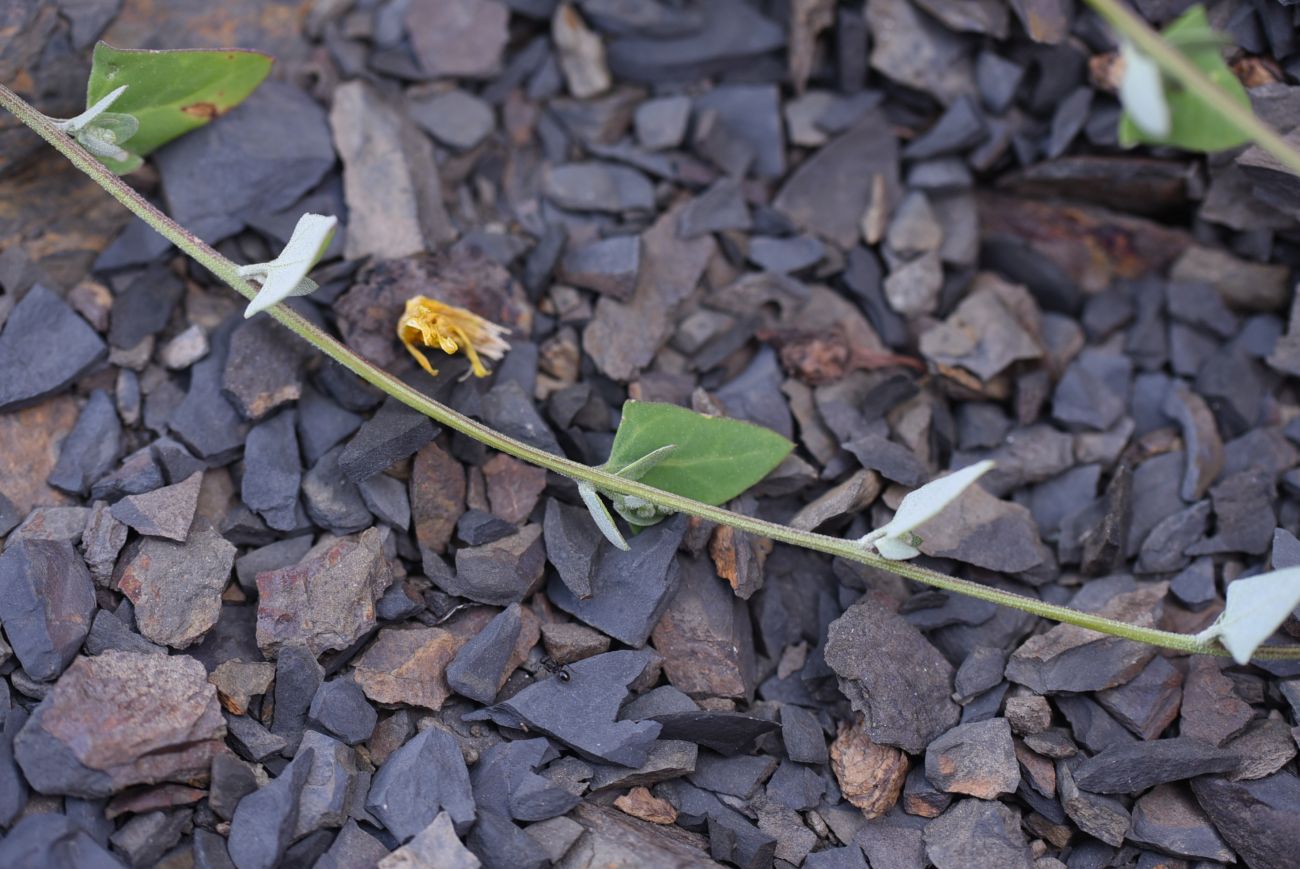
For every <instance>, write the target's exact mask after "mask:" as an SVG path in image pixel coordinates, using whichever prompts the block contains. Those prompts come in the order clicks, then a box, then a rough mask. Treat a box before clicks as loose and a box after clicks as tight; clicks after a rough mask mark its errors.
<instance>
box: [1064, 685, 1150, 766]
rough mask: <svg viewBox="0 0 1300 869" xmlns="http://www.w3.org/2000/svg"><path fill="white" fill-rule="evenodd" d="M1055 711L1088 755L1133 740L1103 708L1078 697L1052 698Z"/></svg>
mask: <svg viewBox="0 0 1300 869" xmlns="http://www.w3.org/2000/svg"><path fill="white" fill-rule="evenodd" d="M1053 701H1054V702H1055V704H1056V708H1057V709H1059V710H1061V714H1062V715H1064V716H1065V720H1066V721H1068V722H1069V723H1070V731H1071V732H1072V733H1073V734H1074V738H1075V739H1076V740H1078V741H1079V743H1080V744H1081V745H1082V746H1083V747H1084V748H1086V749H1088V750H1089V751H1092V752H1101V751H1105V750H1106V749H1108V748H1111V747H1112V746H1117V745H1127V744H1129V743H1131V742H1133V741H1134V737H1133V734H1131V733H1129V732H1128V730H1126V729H1125V728H1124V725H1122V724H1120V723H1119V722H1118V721H1116V720H1115V719H1114V718H1112V717H1111V716H1110V713H1108V712H1107V711H1106V710H1105V709H1103V708H1101V706H1099V705H1098V704H1097V703H1095V702H1094V701H1093V700H1092V699H1091V698H1089V697H1085V696H1083V695H1081V694H1061V695H1059V696H1057V697H1054V698H1053Z"/></svg>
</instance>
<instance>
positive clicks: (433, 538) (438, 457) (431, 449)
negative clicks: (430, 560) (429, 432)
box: [411, 442, 465, 554]
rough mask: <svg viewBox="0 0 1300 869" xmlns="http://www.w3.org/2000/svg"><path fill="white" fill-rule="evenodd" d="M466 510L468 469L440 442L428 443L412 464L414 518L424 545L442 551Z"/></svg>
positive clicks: (419, 538) (435, 550) (423, 546)
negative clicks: (466, 477)
mask: <svg viewBox="0 0 1300 869" xmlns="http://www.w3.org/2000/svg"><path fill="white" fill-rule="evenodd" d="M464 512H465V469H464V468H463V467H461V464H460V462H458V461H456V460H455V459H453V458H452V457H451V454H450V453H448V452H447V451H446V450H444V449H443V448H442V447H440V446H438V444H437V443H436V442H435V443H431V444H425V445H424V447H422V448H421V449H420V451H419V452H418V453H416V454H415V463H414V465H413V466H412V468H411V521H412V523H413V524H414V525H415V539H416V540H418V541H419V543H420V546H421V547H422V548H424V549H429V550H431V551H433V552H436V553H438V554H442V553H443V552H446V551H447V543H448V542H449V541H450V540H451V535H452V534H453V533H454V532H455V530H456V520H457V519H459V518H460V516H461V514H462V513H464Z"/></svg>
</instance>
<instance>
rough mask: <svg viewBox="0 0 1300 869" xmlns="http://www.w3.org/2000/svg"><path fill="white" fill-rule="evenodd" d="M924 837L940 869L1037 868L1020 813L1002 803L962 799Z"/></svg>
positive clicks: (941, 816)
mask: <svg viewBox="0 0 1300 869" xmlns="http://www.w3.org/2000/svg"><path fill="white" fill-rule="evenodd" d="M924 835H925V853H926V856H927V857H929V858H930V861H931V862H933V863H934V865H935V866H936V867H938V869H967V867H971V866H998V867H1005V869H1031V867H1033V865H1034V860H1033V857H1032V856H1031V854H1030V851H1029V844H1028V843H1027V842H1026V841H1025V834H1024V833H1023V832H1022V831H1021V829H1020V813H1019V812H1017V811H1016V810H1014V809H1012V808H1010V807H1009V806H1005V805H1003V804H1002V803H999V802H989V801H985V800H975V799H969V800H961V801H960V802H958V803H956V804H954V805H953V806H952V807H950V808H949V809H948V811H946V812H944V813H943V814H942V815H940V816H939V817H937V818H935V819H934V820H933V821H931V822H930V823H929V824H926V826H925V834H924ZM870 853H871V852H870V851H868V854H870ZM872 863H873V865H874V863H875V860H874V859H873V860H872Z"/></svg>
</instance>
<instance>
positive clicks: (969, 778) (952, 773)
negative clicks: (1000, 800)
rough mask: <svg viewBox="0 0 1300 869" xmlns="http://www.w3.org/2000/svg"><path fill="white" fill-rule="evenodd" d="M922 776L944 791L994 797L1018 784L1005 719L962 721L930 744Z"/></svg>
mask: <svg viewBox="0 0 1300 869" xmlns="http://www.w3.org/2000/svg"><path fill="white" fill-rule="evenodd" d="M925 777H926V778H927V779H929V780H930V782H932V783H933V784H934V786H935V787H937V788H939V789H940V790H942V791H946V792H947V793H959V794H969V795H971V796H974V797H979V798H980V799H985V800H991V799H996V798H997V797H998V796H1000V795H1002V794H1009V793H1014V792H1015V790H1016V788H1018V787H1019V786H1020V767H1019V765H1018V763H1017V762H1016V753H1015V746H1014V745H1013V744H1012V741H1011V726H1010V724H1009V723H1008V722H1007V720H1006V719H1005V718H990V719H988V720H984V721H976V722H970V723H962V724H959V725H958V726H956V727H954V728H953V729H952V730H949V731H948V732H947V733H944V734H943V735H941V736H940V737H939V738H937V739H935V740H934V741H933V742H931V743H930V745H929V747H927V748H926V751H925Z"/></svg>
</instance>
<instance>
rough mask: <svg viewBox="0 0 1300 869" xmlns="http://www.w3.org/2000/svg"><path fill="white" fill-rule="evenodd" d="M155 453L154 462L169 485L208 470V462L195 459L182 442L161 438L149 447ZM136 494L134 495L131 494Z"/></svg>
mask: <svg viewBox="0 0 1300 869" xmlns="http://www.w3.org/2000/svg"><path fill="white" fill-rule="evenodd" d="M149 448H150V450H152V451H153V458H154V461H155V462H157V463H158V466H159V467H160V468H162V471H163V477H164V478H165V479H166V481H167V482H168V483H179V482H181V481H182V480H186V479H188V478H189V477H190V476H191V475H193V474H194V472H195V471H203V470H206V469H207V467H208V465H207V463H206V462H203V461H200V460H199V459H197V458H195V457H194V454H193V453H191V452H190V451H189V450H188V449H186V448H185V445H184V444H182V443H181V442H180V441H176V440H172V439H171V438H169V437H160V438H158V440H156V441H154V442H153V443H152V444H150V445H149ZM131 494H134V493H131Z"/></svg>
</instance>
